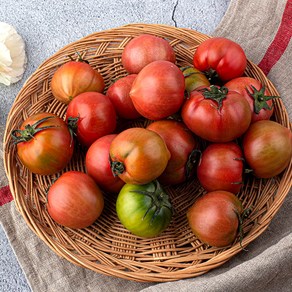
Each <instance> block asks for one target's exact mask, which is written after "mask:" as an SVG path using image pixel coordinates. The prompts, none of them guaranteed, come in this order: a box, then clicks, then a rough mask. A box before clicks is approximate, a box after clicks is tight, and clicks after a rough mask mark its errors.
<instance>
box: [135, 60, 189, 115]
mask: <svg viewBox="0 0 292 292" xmlns="http://www.w3.org/2000/svg"><path fill="white" fill-rule="evenodd" d="M184 90H185V79H184V75H183V73H182V72H181V70H180V69H179V68H178V67H177V66H176V65H175V64H173V63H171V62H168V61H155V62H152V63H150V64H149V65H147V66H146V67H144V68H143V69H142V70H141V71H140V73H139V74H138V76H137V78H136V79H135V81H134V83H133V86H132V89H131V91H130V97H131V99H132V101H133V104H134V106H135V108H136V109H137V111H138V112H139V113H140V114H141V115H142V116H144V117H145V118H148V119H150V120H160V119H163V118H165V117H168V116H170V115H172V114H174V113H176V112H177V111H178V110H179V109H180V107H181V105H182V103H183V100H184Z"/></svg>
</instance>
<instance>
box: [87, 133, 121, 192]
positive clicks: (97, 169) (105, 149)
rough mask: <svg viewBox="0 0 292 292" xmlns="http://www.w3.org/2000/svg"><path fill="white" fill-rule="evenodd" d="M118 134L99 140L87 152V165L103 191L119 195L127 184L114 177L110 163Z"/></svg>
mask: <svg viewBox="0 0 292 292" xmlns="http://www.w3.org/2000/svg"><path fill="white" fill-rule="evenodd" d="M116 136H117V135H116V134H112V135H106V136H103V137H101V138H99V139H97V140H96V141H95V142H94V143H93V144H92V145H91V146H90V147H89V149H88V150H87V152H86V157H85V165H86V169H87V173H88V174H89V175H90V176H91V177H92V178H93V179H94V180H95V182H96V183H97V184H98V186H100V187H101V188H102V189H103V190H105V191H107V192H113V193H118V192H119V191H120V190H121V188H122V186H123V185H124V184H125V183H124V182H123V181H122V180H121V179H120V178H119V177H118V176H114V175H113V173H112V170H111V167H110V162H109V149H110V145H111V142H112V141H113V139H114V138H115V137H116Z"/></svg>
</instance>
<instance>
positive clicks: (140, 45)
mask: <svg viewBox="0 0 292 292" xmlns="http://www.w3.org/2000/svg"><path fill="white" fill-rule="evenodd" d="M158 60H165V61H169V62H172V63H175V60H176V58H175V52H174V50H173V48H172V47H171V45H170V44H169V43H168V42H167V41H166V40H165V39H163V38H160V37H157V36H153V35H149V34H142V35H140V36H137V37H135V38H133V39H132V40H131V41H130V42H129V43H128V44H127V45H126V46H125V48H124V50H123V53H122V64H123V66H124V68H125V69H126V71H127V72H128V73H130V74H137V73H139V72H140V71H141V70H142V69H143V68H144V67H145V66H146V65H148V64H149V63H151V62H154V61H158Z"/></svg>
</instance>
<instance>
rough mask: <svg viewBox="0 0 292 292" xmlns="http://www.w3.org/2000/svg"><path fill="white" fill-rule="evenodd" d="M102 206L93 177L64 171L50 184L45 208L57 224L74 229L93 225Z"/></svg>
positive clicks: (100, 193)
mask: <svg viewBox="0 0 292 292" xmlns="http://www.w3.org/2000/svg"><path fill="white" fill-rule="evenodd" d="M103 207H104V199H103V195H102V192H101V190H100V189H99V187H98V186H97V185H96V183H95V182H94V180H93V179H92V178H91V177H90V176H89V175H87V174H85V173H82V172H79V171H67V172H65V173H64V174H62V175H61V176H60V177H59V178H58V179H57V180H56V181H55V183H54V184H53V185H52V186H51V187H50V189H49V192H48V202H47V209H48V212H49V215H50V216H51V217H52V218H53V220H54V221H56V222H57V223H59V224H61V225H63V226H66V227H69V228H73V229H78V228H85V227H88V226H90V225H91V224H93V223H94V222H95V221H96V220H97V219H98V217H99V216H100V214H101V213H102V210H103Z"/></svg>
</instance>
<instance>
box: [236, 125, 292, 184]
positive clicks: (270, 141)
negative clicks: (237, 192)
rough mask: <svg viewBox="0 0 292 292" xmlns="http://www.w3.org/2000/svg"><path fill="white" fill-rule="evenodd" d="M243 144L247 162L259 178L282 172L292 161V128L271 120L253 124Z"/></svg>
mask: <svg viewBox="0 0 292 292" xmlns="http://www.w3.org/2000/svg"><path fill="white" fill-rule="evenodd" d="M242 145H243V153H244V157H245V159H246V162H247V163H248V165H249V166H250V168H251V169H252V170H253V173H254V174H255V175H256V176H257V177H259V178H270V177H273V176H276V175H278V174H280V173H281V172H282V171H283V170H284V169H285V168H286V167H287V166H288V165H289V163H290V161H291V157H292V133H291V130H290V129H288V128H286V127H284V126H282V125H280V124H279V123H276V122H273V121H270V120H262V121H258V122H255V123H253V124H251V126H250V127H249V129H248V130H247V132H246V133H245V135H244V138H243V144H242Z"/></svg>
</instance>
